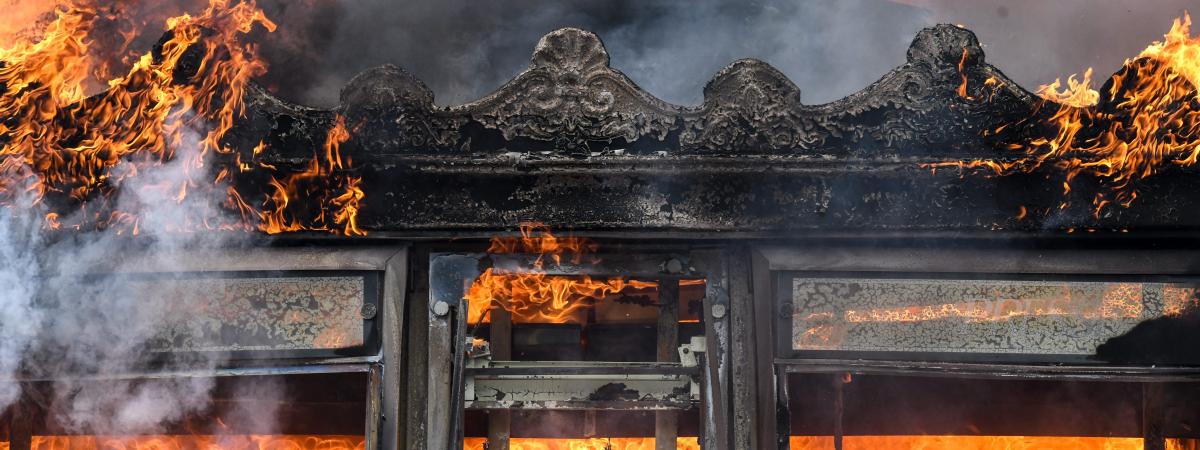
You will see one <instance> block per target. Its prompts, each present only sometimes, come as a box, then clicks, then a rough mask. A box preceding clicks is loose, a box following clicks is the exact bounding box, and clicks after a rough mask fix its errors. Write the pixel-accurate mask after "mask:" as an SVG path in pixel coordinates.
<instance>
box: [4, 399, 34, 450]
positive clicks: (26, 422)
mask: <svg viewBox="0 0 1200 450" xmlns="http://www.w3.org/2000/svg"><path fill="white" fill-rule="evenodd" d="M13 406H14V408H13V415H12V421H11V422H9V427H8V446H9V449H11V450H30V448H32V447H33V421H34V417H40V414H38V411H37V408H36V406H35V405H34V403H33V402H32V401H30V399H29V397H28V394H22V396H21V399H20V400H18V401H17V404H15V405H13Z"/></svg>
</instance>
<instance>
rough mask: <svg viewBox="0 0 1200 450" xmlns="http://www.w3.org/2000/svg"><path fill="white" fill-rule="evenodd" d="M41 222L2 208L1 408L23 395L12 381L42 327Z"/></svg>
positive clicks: (0, 237)
mask: <svg viewBox="0 0 1200 450" xmlns="http://www.w3.org/2000/svg"><path fill="white" fill-rule="evenodd" d="M38 225H39V222H38V221H37V220H33V219H32V217H31V216H30V215H28V214H13V211H11V210H9V209H5V208H0V411H3V410H4V409H5V408H6V407H7V406H8V405H11V404H12V403H13V402H15V401H16V400H17V398H18V397H19V396H20V394H21V392H20V389H19V388H18V387H17V385H16V384H15V383H9V382H8V381H9V380H11V379H12V378H13V374H14V373H15V372H16V371H17V370H18V369H19V366H20V364H21V357H22V356H23V355H24V354H25V352H26V349H27V348H28V347H29V344H30V342H31V341H32V340H33V339H34V336H35V335H36V333H37V331H38V330H39V323H40V322H41V317H42V314H41V311H39V310H38V309H37V308H35V307H34V304H33V303H34V301H35V298H36V296H37V284H38V280H39V278H40V270H39V266H38V261H37V252H36V249H37V248H38V247H39V246H40V244H41V236H40V234H39V233H38Z"/></svg>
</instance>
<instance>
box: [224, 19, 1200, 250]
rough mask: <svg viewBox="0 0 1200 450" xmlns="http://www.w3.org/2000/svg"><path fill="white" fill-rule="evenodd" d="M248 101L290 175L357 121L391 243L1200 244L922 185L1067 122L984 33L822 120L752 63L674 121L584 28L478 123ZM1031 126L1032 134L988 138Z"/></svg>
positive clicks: (954, 38)
mask: <svg viewBox="0 0 1200 450" xmlns="http://www.w3.org/2000/svg"><path fill="white" fill-rule="evenodd" d="M248 97H249V98H247V113H246V116H245V118H244V120H242V121H241V122H240V123H238V124H236V126H235V128H234V130H233V132H232V133H231V134H230V135H229V136H228V137H227V139H228V140H229V141H230V144H231V147H233V148H239V149H246V150H247V151H248V149H251V148H254V147H255V145H256V144H257V143H258V142H265V143H266V144H267V148H268V151H267V152H266V153H264V154H263V155H260V158H266V159H267V160H268V161H270V162H271V163H272V164H276V165H280V164H282V165H285V166H286V165H287V164H288V163H289V162H294V163H300V162H302V161H304V160H306V159H307V158H310V157H311V156H312V154H313V153H312V152H313V149H316V148H319V147H320V145H321V144H322V142H323V140H324V138H325V133H326V131H327V130H328V129H329V127H330V125H331V124H332V122H333V119H334V117H335V115H343V116H344V117H345V118H346V119H347V120H346V121H347V123H348V124H350V126H351V127H352V128H353V132H352V138H351V140H350V141H349V142H347V143H345V144H344V145H343V147H342V148H343V154H347V155H350V157H351V158H352V160H353V162H354V167H356V169H355V170H357V171H358V172H359V173H360V174H361V175H362V177H363V178H364V184H363V186H364V188H365V190H366V193H367V198H366V204H365V206H364V208H363V209H362V211H361V221H360V223H361V224H362V225H363V226H364V227H365V228H367V229H374V230H392V231H404V230H434V229H495V228H502V227H509V226H512V225H513V224H515V223H516V222H517V221H522V220H539V221H543V222H547V223H549V224H551V225H553V226H560V227H564V226H565V227H575V228H591V229H609V230H628V229H643V230H645V229H649V230H655V229H667V230H703V231H726V230H740V231H768V232H785V233H791V232H794V231H803V230H881V229H882V230H892V231H905V230H909V231H911V230H991V229H997V228H1000V229H1019V230H1027V231H1043V230H1047V229H1049V230H1062V229H1069V228H1088V227H1095V228H1102V229H1113V230H1119V229H1126V228H1179V227H1195V225H1200V213H1194V214H1187V215H1181V214H1178V213H1177V212H1178V211H1179V208H1178V203H1172V202H1163V201H1154V200H1151V201H1146V202H1142V203H1140V204H1139V205H1137V206H1135V208H1133V209H1129V210H1114V211H1110V212H1107V213H1106V214H1105V215H1104V216H1103V217H1100V218H1095V217H1093V215H1092V211H1091V210H1090V208H1088V207H1087V205H1080V206H1078V207H1071V208H1066V209H1059V208H1057V206H1058V204H1059V200H1060V198H1059V197H1058V196H1059V194H1060V193H1061V180H1054V179H1051V178H1053V177H1049V176H1047V175H1046V174H1033V175H1018V176H1010V177H999V178H989V177H983V176H968V177H961V176H960V174H958V173H954V172H953V171H951V172H941V173H934V172H932V171H930V170H929V169H927V168H922V167H921V166H920V163H922V162H939V161H947V160H960V159H966V158H997V157H1004V156H1006V155H1005V150H1003V148H1004V146H1003V145H1000V144H1001V142H1000V141H998V139H1013V138H1014V137H1015V138H1020V134H1022V133H1028V132H1030V130H1029V128H1030V127H1032V126H1036V125H1028V124H1036V123H1037V122H1038V121H1035V120H1029V119H1031V118H1035V117H1039V115H1042V114H1046V112H1045V110H1047V109H1053V108H1050V107H1048V106H1045V105H1044V102H1043V101H1042V100H1040V99H1038V98H1036V97H1035V96H1033V95H1032V94H1030V93H1029V92H1028V91H1026V90H1024V89H1022V88H1021V87H1020V86H1018V85H1017V84H1016V83H1014V82H1013V81H1011V80H1010V79H1008V78H1007V77H1006V76H1004V74H1003V73H1001V72H1000V71H999V70H998V69H996V68H995V67H993V66H991V65H989V64H987V63H986V62H985V60H984V53H983V50H982V48H981V47H980V45H979V42H978V40H977V39H976V37H975V35H974V34H973V33H971V32H970V31H968V30H965V29H962V28H959V27H955V26H948V25H942V26H937V27H932V28H927V29H925V30H922V31H921V32H920V33H919V34H918V35H917V36H916V38H915V39H914V41H913V43H912V45H911V46H910V48H909V50H908V55H907V61H906V62H905V63H904V64H903V65H901V66H900V67H897V68H896V69H894V70H892V71H890V72H888V73H887V74H885V75H883V77H882V78H881V79H880V80H879V81H877V82H875V83H874V84H872V85H870V86H868V87H867V88H865V89H863V90H862V91H860V92H857V93H855V94H852V95H850V96H848V97H846V98H843V99H841V100H837V101H833V102H830V103H826V104H821V105H808V104H804V103H803V102H802V101H801V93H800V90H799V89H798V88H797V87H796V86H795V84H793V83H792V82H791V81H790V80H789V79H788V78H787V77H786V76H784V75H783V74H782V73H780V72H779V71H778V70H776V69H775V68H773V67H771V66H770V65H769V64H767V63H765V62H762V61H758V60H753V59H746V60H740V61H736V62H734V63H732V64H730V65H729V66H728V67H726V68H725V69H723V70H721V71H720V72H719V73H717V74H716V76H715V77H714V78H713V79H712V81H710V82H709V83H708V84H707V86H705V88H704V101H703V103H701V104H700V105H697V106H681V105H674V104H670V103H667V102H664V101H662V100H660V99H658V98H656V97H654V96H653V95H652V94H650V93H648V92H646V91H644V90H643V89H641V88H640V87H638V86H637V84H635V83H634V82H633V81H632V80H630V79H629V78H628V77H626V76H625V75H624V74H622V73H621V72H620V71H618V70H616V69H613V68H612V67H610V65H609V56H608V53H607V51H606V50H605V48H604V45H603V44H602V43H601V41H600V39H599V38H598V37H597V36H596V35H595V34H592V33H590V32H587V31H584V30H579V29H574V28H564V29H560V30H557V31H554V32H552V33H550V34H547V35H546V36H545V37H543V38H542V39H541V41H540V42H539V43H538V44H537V47H536V48H535V50H534V53H533V57H532V58H531V60H530V64H529V68H528V69H526V70H525V71H524V72H522V73H520V74H518V75H517V76H516V77H515V78H513V79H512V80H511V81H509V82H508V83H506V84H505V85H504V86H502V87H501V88H499V89H498V90H497V91H495V92H494V93H492V94H490V95H488V96H486V97H484V98H481V99H479V100H476V101H474V102H471V103H467V104H464V105H458V106H438V105H437V104H436V101H435V99H434V96H433V93H432V92H431V91H430V90H429V89H428V88H427V87H426V86H425V85H424V84H423V83H422V82H421V81H420V80H418V79H416V78H415V77H414V76H413V75H411V74H410V73H409V72H407V71H405V70H403V69H400V68H397V67H394V66H384V67H379V68H376V69H372V70H369V71H367V72H365V73H362V74H360V75H359V76H357V77H355V78H354V79H353V80H352V81H351V82H350V83H349V84H348V85H347V86H346V87H345V88H344V90H343V91H342V94H341V104H340V106H338V107H336V108H334V109H327V110H326V109H311V108H306V107H302V106H297V105H293V104H290V103H288V102H285V101H283V100H280V99H278V98H275V97H273V96H271V95H270V94H269V93H267V92H266V91H264V90H262V89H257V88H256V89H253V90H252V92H250V93H249V94H248ZM1016 123H1024V124H1027V126H1024V127H1015V126H1014V127H1009V129H1008V130H1007V131H1006V133H1008V134H1007V135H1006V136H995V135H994V133H986V132H985V130H993V129H995V128H997V127H999V126H1000V125H1002V124H1016ZM245 156H246V157H249V156H250V155H245ZM1188 183H1191V182H1188V181H1184V182H1181V183H1168V185H1167V186H1165V187H1164V189H1166V190H1167V191H1175V190H1177V189H1188V187H1187V186H1190V184H1188ZM1081 185H1082V186H1081V187H1080V189H1086V188H1087V186H1086V182H1083V183H1081ZM1180 201H1182V200H1180ZM1196 209H1200V208H1196ZM1020 211H1028V214H1025V213H1021V212H1020ZM1020 216H1024V217H1020ZM1193 216H1194V217H1193Z"/></svg>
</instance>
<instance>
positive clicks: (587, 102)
mask: <svg viewBox="0 0 1200 450" xmlns="http://www.w3.org/2000/svg"><path fill="white" fill-rule="evenodd" d="M608 63H609V58H608V52H607V51H606V50H605V49H604V44H602V43H601V42H600V38H599V37H597V36H596V35H595V34H592V33H590V32H587V31H583V30H580V29H576V28H563V29H560V30H557V31H554V32H552V33H550V34H547V35H546V36H544V37H542V39H541V41H540V42H538V45H537V48H536V49H535V50H534V54H533V57H532V58H531V60H530V63H529V69H528V70H526V71H525V72H524V73H521V74H520V75H517V77H516V78H514V79H513V80H512V81H509V82H508V83H507V84H505V85H504V86H503V87H501V88H500V89H499V90H498V91H496V92H495V93H493V94H491V95H489V96H487V97H484V98H483V99H480V100H478V101H476V102H474V103H470V104H467V105H463V106H460V107H456V108H453V109H451V110H450V111H449V113H450V114H452V115H457V116H461V117H465V118H468V119H469V120H470V121H472V122H476V123H479V124H481V125H482V126H483V127H485V128H487V129H492V130H497V131H499V132H500V134H501V135H502V136H503V137H504V139H506V140H508V141H509V142H510V143H511V142H515V141H518V140H520V139H532V140H534V141H540V142H547V143H552V144H553V146H552V149H553V150H558V151H563V152H567V153H568V154H570V153H579V152H584V151H585V150H588V149H591V148H593V147H595V146H596V145H597V144H599V145H614V144H625V143H631V142H634V141H637V140H638V139H641V138H646V137H648V138H652V139H655V140H658V141H662V140H664V139H665V138H666V137H667V135H668V134H669V132H670V131H671V129H672V127H673V126H674V124H675V122H676V119H675V117H676V116H677V115H678V113H679V111H678V108H676V107H673V106H671V105H668V104H666V103H665V102H662V101H661V100H658V99H656V98H654V97H653V96H651V95H650V94H648V93H646V92H645V91H643V90H642V89H641V88H639V87H638V86H637V85H636V84H634V83H633V81H631V80H629V78H627V77H626V76H625V75H624V74H622V73H621V72H618V71H616V70H613V69H612V68H610V67H609V65H608ZM509 150H517V149H512V148H509Z"/></svg>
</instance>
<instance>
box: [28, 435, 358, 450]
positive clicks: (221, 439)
mask: <svg viewBox="0 0 1200 450" xmlns="http://www.w3.org/2000/svg"><path fill="white" fill-rule="evenodd" d="M364 448H365V444H364V439H363V437H362V436H333V435H329V436H326V435H322V436H305V435H209V436H181V435H159V436H34V437H33V442H32V445H31V446H30V449H31V450H363V449H364Z"/></svg>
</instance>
